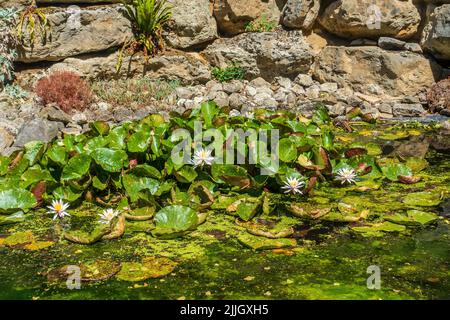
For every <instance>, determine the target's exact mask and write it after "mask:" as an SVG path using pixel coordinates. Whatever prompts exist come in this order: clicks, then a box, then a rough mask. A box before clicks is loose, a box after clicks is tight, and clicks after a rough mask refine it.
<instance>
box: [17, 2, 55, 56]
mask: <svg viewBox="0 0 450 320" xmlns="http://www.w3.org/2000/svg"><path fill="white" fill-rule="evenodd" d="M36 30H38V31H39V35H40V38H41V42H42V43H45V41H46V40H47V32H48V31H49V30H50V25H49V23H48V20H47V16H46V15H45V9H42V8H38V7H37V5H36V0H32V1H31V4H30V5H29V6H28V7H27V8H25V9H24V10H23V11H22V12H21V14H20V19H19V23H18V24H17V38H18V40H19V41H20V42H22V43H24V41H25V33H24V31H25V32H26V33H27V34H28V37H27V38H26V39H27V40H28V41H29V43H28V44H29V45H30V47H33V46H34V43H35V41H36Z"/></svg>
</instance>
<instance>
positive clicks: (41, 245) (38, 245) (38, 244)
mask: <svg viewBox="0 0 450 320" xmlns="http://www.w3.org/2000/svg"><path fill="white" fill-rule="evenodd" d="M54 244H55V243H54V242H53V241H35V242H32V243H29V244H27V245H25V246H24V249H26V250H30V251H36V250H42V249H45V248H48V247H51V246H52V245H54Z"/></svg>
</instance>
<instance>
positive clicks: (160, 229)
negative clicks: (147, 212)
mask: <svg viewBox="0 0 450 320" xmlns="http://www.w3.org/2000/svg"><path fill="white" fill-rule="evenodd" d="M155 224H156V228H155V229H154V230H153V232H152V234H153V235H156V236H162V237H164V236H171V235H173V236H176V235H178V234H183V233H185V232H188V231H191V230H193V229H195V228H196V227H197V225H198V216H197V213H196V212H195V211H194V210H192V209H191V208H189V207H186V206H180V205H173V206H168V207H165V208H162V209H161V210H160V211H158V213H157V214H156V215H155Z"/></svg>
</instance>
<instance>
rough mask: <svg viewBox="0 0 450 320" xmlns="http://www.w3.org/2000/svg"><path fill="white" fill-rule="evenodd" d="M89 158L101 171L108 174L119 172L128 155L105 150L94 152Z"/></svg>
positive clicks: (120, 151) (118, 151) (123, 152)
mask: <svg viewBox="0 0 450 320" xmlns="http://www.w3.org/2000/svg"><path fill="white" fill-rule="evenodd" d="M91 157H92V158H93V159H94V161H95V162H96V163H97V164H98V165H100V166H101V167H102V168H103V170H105V171H109V172H121V171H122V169H123V167H124V164H125V163H126V162H127V161H128V155H127V154H126V152H125V151H123V150H112V149H107V148H99V149H96V150H94V151H93V152H92V153H91Z"/></svg>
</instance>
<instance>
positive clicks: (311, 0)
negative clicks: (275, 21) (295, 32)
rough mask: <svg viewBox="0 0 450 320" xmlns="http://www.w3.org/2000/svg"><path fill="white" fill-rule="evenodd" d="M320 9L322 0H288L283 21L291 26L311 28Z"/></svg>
mask: <svg viewBox="0 0 450 320" xmlns="http://www.w3.org/2000/svg"><path fill="white" fill-rule="evenodd" d="M319 10H320V0H288V1H287V3H286V5H285V6H284V8H283V12H282V14H281V23H282V24H283V25H285V26H286V27H289V28H294V29H303V30H308V29H310V28H311V27H312V26H313V24H314V22H315V21H316V18H317V16H318V15H319Z"/></svg>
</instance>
